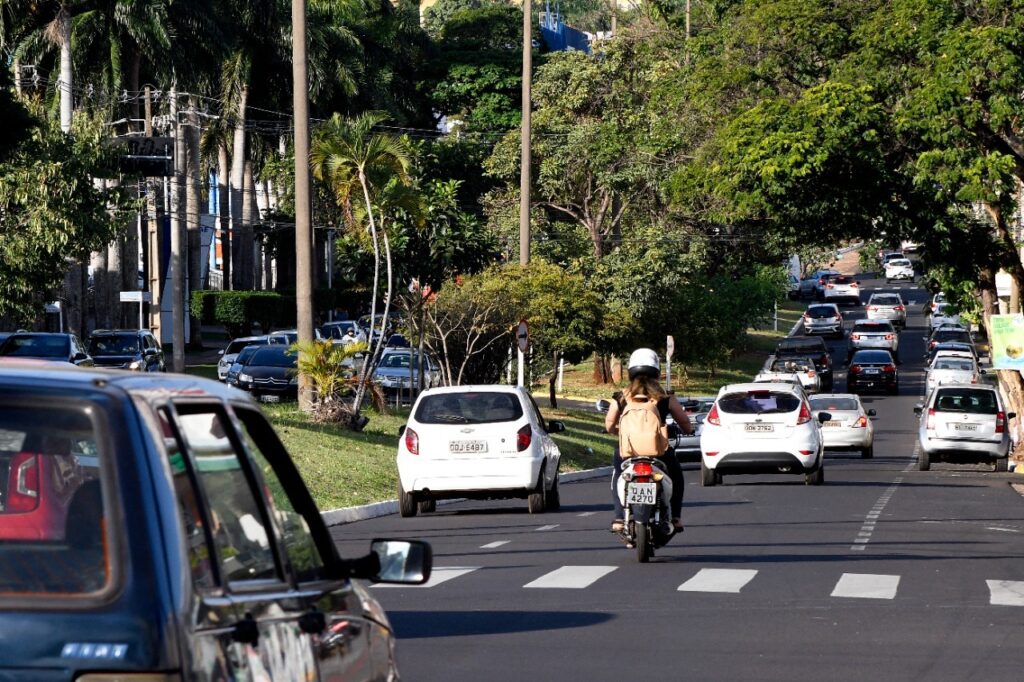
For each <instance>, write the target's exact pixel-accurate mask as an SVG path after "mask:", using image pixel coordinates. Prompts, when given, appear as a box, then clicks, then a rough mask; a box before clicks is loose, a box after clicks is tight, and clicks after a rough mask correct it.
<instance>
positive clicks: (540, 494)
mask: <svg viewBox="0 0 1024 682" xmlns="http://www.w3.org/2000/svg"><path fill="white" fill-rule="evenodd" d="M545 492H546V491H545V490H544V470H543V469H541V470H540V478H539V480H538V481H537V486H536V487H535V488H534V489H533V490H532V491H531V492H530V495H529V496H528V497H527V498H526V508H527V509H528V510H529V511H530V513H531V514H540V513H541V512H543V511H544V498H545V495H544V493H545Z"/></svg>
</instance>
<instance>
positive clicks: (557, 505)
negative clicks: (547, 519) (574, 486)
mask: <svg viewBox="0 0 1024 682" xmlns="http://www.w3.org/2000/svg"><path fill="white" fill-rule="evenodd" d="M545 505H546V507H545V511H558V510H559V509H561V508H562V495H561V493H559V492H558V475H557V474H556V475H555V482H554V483H552V484H551V490H549V491H548V497H547V499H546V500H545Z"/></svg>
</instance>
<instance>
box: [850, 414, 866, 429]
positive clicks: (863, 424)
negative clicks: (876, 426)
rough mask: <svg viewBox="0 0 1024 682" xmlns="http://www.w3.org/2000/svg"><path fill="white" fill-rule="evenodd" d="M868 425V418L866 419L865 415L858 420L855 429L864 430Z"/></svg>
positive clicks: (854, 424)
mask: <svg viewBox="0 0 1024 682" xmlns="http://www.w3.org/2000/svg"><path fill="white" fill-rule="evenodd" d="M867 425H868V418H867V417H865V416H864V415H861V416H860V417H859V418H858V419H857V421H855V422H854V423H853V428H855V429H863V428H866V427H867Z"/></svg>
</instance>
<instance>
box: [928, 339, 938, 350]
mask: <svg viewBox="0 0 1024 682" xmlns="http://www.w3.org/2000/svg"><path fill="white" fill-rule="evenodd" d="M937 345H939V342H938V341H930V342H929V343H928V348H929V349H932V348H935V346H937Z"/></svg>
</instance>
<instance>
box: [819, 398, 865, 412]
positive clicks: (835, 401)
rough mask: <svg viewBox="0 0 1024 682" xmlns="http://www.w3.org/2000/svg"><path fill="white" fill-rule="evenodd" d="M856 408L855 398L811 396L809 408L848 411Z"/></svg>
mask: <svg viewBox="0 0 1024 682" xmlns="http://www.w3.org/2000/svg"><path fill="white" fill-rule="evenodd" d="M857 408H858V403H857V399H856V398H811V409H812V410H814V411H816V412H817V411H825V412H829V411H838V412H842V411H844V410H845V411H850V412H855V411H856V410H857Z"/></svg>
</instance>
